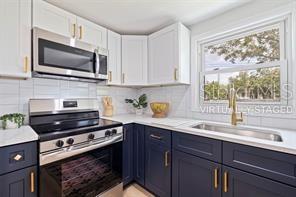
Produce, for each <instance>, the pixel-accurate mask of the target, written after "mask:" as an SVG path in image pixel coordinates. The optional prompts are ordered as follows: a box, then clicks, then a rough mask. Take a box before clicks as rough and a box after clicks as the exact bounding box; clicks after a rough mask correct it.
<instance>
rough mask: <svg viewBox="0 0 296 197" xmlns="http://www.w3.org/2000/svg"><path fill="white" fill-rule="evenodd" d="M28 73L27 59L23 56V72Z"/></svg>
mask: <svg viewBox="0 0 296 197" xmlns="http://www.w3.org/2000/svg"><path fill="white" fill-rule="evenodd" d="M28 71H29V57H28V56H25V58H24V72H25V73H27V72H28Z"/></svg>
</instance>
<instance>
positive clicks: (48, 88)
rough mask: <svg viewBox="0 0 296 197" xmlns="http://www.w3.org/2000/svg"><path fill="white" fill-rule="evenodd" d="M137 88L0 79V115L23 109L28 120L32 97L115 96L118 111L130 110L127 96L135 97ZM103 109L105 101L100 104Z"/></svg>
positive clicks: (99, 99) (40, 80)
mask: <svg viewBox="0 0 296 197" xmlns="http://www.w3.org/2000/svg"><path fill="white" fill-rule="evenodd" d="M136 94H137V91H136V90H134V89H130V88H115V87H107V86H101V85H99V84H98V85H97V84H95V83H85V82H75V81H63V80H53V79H40V78H34V79H28V80H15V79H0V116H1V115H3V114H6V113H14V112H20V113H24V114H26V122H27V120H28V101H29V99H30V98H97V99H98V102H99V103H102V102H101V97H102V96H112V98H113V105H114V110H115V111H114V112H115V114H123V113H130V112H131V108H130V107H129V106H128V105H127V104H125V103H124V99H125V98H128V97H134V96H135V95H136ZM100 109H101V111H102V104H101V105H100Z"/></svg>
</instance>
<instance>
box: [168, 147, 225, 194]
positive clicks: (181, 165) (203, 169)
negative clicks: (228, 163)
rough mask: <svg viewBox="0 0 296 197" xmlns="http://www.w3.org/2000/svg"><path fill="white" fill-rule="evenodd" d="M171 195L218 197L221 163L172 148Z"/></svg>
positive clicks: (219, 192)
mask: <svg viewBox="0 0 296 197" xmlns="http://www.w3.org/2000/svg"><path fill="white" fill-rule="evenodd" d="M172 156H173V163H172V165H173V169H172V196H173V197H192V196H201V197H220V196H221V171H222V169H221V165H220V164H217V163H215V162H212V161H209V160H206V159H202V158H199V157H196V156H192V155H190V154H187V153H183V152H180V151H177V150H173V155H172Z"/></svg>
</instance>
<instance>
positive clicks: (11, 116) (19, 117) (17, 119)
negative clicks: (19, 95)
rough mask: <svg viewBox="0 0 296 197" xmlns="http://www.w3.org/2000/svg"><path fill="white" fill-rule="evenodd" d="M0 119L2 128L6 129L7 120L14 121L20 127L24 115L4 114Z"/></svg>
mask: <svg viewBox="0 0 296 197" xmlns="http://www.w3.org/2000/svg"><path fill="white" fill-rule="evenodd" d="M0 120H2V127H3V129H6V126H7V121H11V122H14V123H16V124H17V125H18V127H19V128H20V127H21V126H22V125H23V124H24V120H25V115H24V114H20V113H13V114H5V115H3V116H1V117H0Z"/></svg>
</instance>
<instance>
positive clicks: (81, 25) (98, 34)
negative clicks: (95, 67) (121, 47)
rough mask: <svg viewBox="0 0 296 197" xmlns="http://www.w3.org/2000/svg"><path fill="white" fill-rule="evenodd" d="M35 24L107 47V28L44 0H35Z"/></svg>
mask: <svg viewBox="0 0 296 197" xmlns="http://www.w3.org/2000/svg"><path fill="white" fill-rule="evenodd" d="M33 26H34V27H39V28H42V29H45V30H47V31H51V32H53V33H57V34H60V35H63V36H66V37H72V38H75V39H77V40H81V41H83V42H87V43H89V44H92V45H96V46H100V47H103V48H107V29H106V28H104V27H101V26H99V25H97V24H95V23H92V22H90V21H88V20H85V19H83V18H80V17H78V16H76V15H74V14H71V13H69V12H67V11H65V10H63V9H60V8H58V7H56V6H54V5H51V4H49V3H47V2H45V1H43V0H34V1H33Z"/></svg>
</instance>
